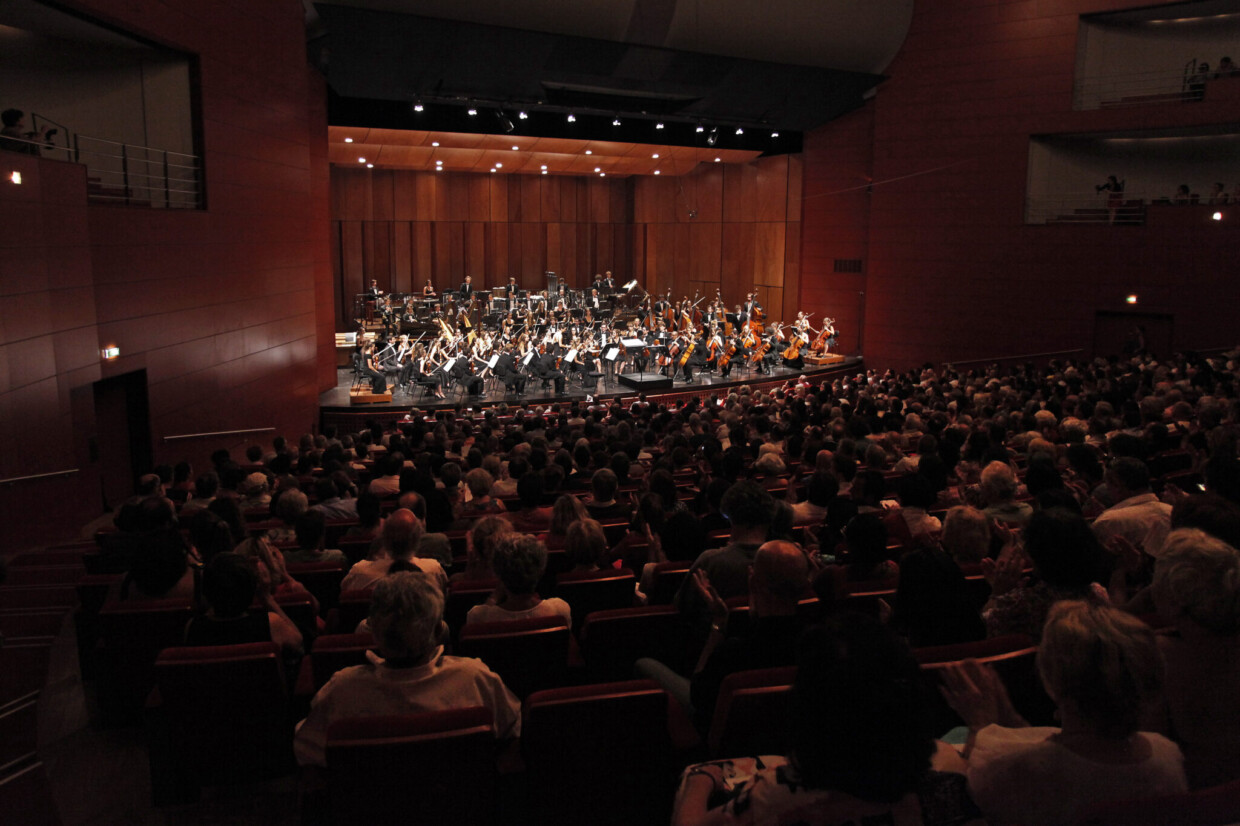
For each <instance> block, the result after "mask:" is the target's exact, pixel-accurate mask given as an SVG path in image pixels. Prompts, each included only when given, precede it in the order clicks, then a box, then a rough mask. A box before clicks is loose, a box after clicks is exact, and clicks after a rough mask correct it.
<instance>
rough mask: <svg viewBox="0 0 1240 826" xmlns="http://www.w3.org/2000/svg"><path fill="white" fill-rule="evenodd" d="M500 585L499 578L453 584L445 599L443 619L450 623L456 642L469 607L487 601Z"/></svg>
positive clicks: (453, 638)
mask: <svg viewBox="0 0 1240 826" xmlns="http://www.w3.org/2000/svg"><path fill="white" fill-rule="evenodd" d="M498 585H499V580H498V579H483V580H476V581H473V582H458V583H453V584H452V586H451V588H450V589H449V591H448V598H447V599H446V600H444V607H443V621H444V622H446V623H448V629H449V630H450V631H451V632H452V640H453V641H454V642H455V641H456V637H457V635H458V634H459V633H460V632H461V628H462V627H463V626H464V625H465V615H466V614H468V613H469V609H470V608H473V607H474V606H475V605H481V604H482V603H484V602H486V601H487V598H488V597H490V596H491V594H493V593H495V589H496V587H497V586H498Z"/></svg>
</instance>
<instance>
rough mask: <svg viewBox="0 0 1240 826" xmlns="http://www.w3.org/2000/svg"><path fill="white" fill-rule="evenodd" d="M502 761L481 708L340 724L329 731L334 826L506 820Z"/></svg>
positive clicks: (350, 720)
mask: <svg viewBox="0 0 1240 826" xmlns="http://www.w3.org/2000/svg"><path fill="white" fill-rule="evenodd" d="M495 757H496V743H495V729H494V723H493V721H492V719H491V712H490V711H488V710H487V709H485V708H481V707H477V708H462V709H449V710H446V711H431V712H424V713H421V714H404V715H393V716H382V717H354V718H348V719H344V720H339V721H337V722H335V723H332V725H331V726H330V727H329V728H328V730H327V786H328V790H327V791H328V798H329V805H330V809H331V823H332V824H333V826H342V824H354V823H356V824H365V825H366V826H371V824H377V823H428V824H432V823H433V824H449V823H451V824H457V823H459V824H463V826H464V825H467V824H483V823H491V822H499V821H495V820H494V811H493V809H494V802H495V779H496V773H495Z"/></svg>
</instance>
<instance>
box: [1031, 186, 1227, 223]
mask: <svg viewBox="0 0 1240 826" xmlns="http://www.w3.org/2000/svg"><path fill="white" fill-rule="evenodd" d="M1211 203H1216V205H1217V202H1212V201H1211V200H1210V199H1209V198H1208V197H1206V198H1202V197H1200V196H1198V195H1192V196H1188V197H1180V196H1177V197H1176V198H1172V197H1169V196H1168V195H1167V194H1166V193H1164V192H1156V193H1151V192H1138V191H1133V192H1124V193H1122V194H1121V195H1120V196H1119V197H1117V198H1111V197H1110V193H1107V192H1092V191H1091V192H1056V193H1051V194H1048V195H1040V196H1030V197H1029V198H1028V199H1027V200H1026V201H1025V223H1026V224H1127V225H1129V226H1136V225H1140V224H1144V223H1145V215H1146V210H1147V209H1148V208H1149V207H1150V206H1151V205H1153V204H1161V205H1167V206H1176V205H1181V206H1203V205H1204V206H1209V205H1210V204H1211Z"/></svg>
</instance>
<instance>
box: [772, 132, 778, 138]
mask: <svg viewBox="0 0 1240 826" xmlns="http://www.w3.org/2000/svg"><path fill="white" fill-rule="evenodd" d="M771 137H772V138H778V137H779V133H778V132H772V133H771Z"/></svg>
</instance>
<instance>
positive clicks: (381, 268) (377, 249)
mask: <svg viewBox="0 0 1240 826" xmlns="http://www.w3.org/2000/svg"><path fill="white" fill-rule="evenodd" d="M362 227H363V233H362V235H363V240H364V244H363V246H364V249H365V253H366V260H365V266H366V284H367V286H369V284H370V281H371V279H374V280H376V281H378V282H379V289H381V290H383V291H384V292H392V290H393V288H394V285H393V283H392V222H391V221H367V222H366V223H365V224H363V225H362Z"/></svg>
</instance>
